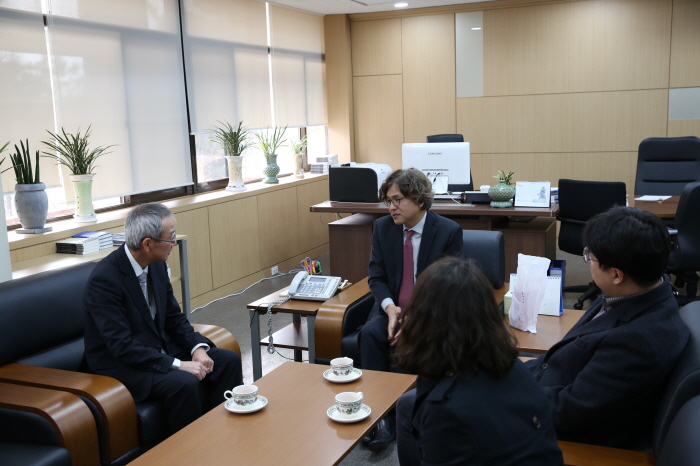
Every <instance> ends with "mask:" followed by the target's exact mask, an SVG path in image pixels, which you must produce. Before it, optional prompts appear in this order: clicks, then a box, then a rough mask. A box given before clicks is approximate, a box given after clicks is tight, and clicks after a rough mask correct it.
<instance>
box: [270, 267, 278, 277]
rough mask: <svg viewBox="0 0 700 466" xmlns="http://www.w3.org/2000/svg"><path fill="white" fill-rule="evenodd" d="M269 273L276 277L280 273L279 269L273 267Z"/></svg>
mask: <svg viewBox="0 0 700 466" xmlns="http://www.w3.org/2000/svg"><path fill="white" fill-rule="evenodd" d="M270 273H271V274H272V275H277V274H278V273H280V268H279V267H278V266H274V267H272V268H271V269H270Z"/></svg>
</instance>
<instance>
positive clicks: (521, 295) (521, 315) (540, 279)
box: [508, 254, 550, 333]
mask: <svg viewBox="0 0 700 466" xmlns="http://www.w3.org/2000/svg"><path fill="white" fill-rule="evenodd" d="M549 262H550V261H549V259H547V258H546V257H536V256H528V255H525V254H518V280H517V281H516V282H515V288H514V290H513V303H512V304H511V306H510V311H509V312H508V319H509V320H510V325H511V326H512V327H515V328H517V329H518V330H523V331H526V332H531V333H537V313H538V312H539V310H540V306H542V301H543V300H544V292H545V289H546V288H547V270H548V269H549Z"/></svg>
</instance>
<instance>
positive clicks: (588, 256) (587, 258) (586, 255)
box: [583, 246, 599, 264]
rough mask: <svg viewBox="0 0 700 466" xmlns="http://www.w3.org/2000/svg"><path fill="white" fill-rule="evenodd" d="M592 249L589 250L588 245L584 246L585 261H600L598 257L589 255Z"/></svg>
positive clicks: (587, 262)
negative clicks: (592, 257) (593, 257)
mask: <svg viewBox="0 0 700 466" xmlns="http://www.w3.org/2000/svg"><path fill="white" fill-rule="evenodd" d="M589 254H590V251H589V250H588V246H586V247H585V248H583V262H585V263H586V264H590V263H591V262H599V261H598V259H591V256H590V255H589Z"/></svg>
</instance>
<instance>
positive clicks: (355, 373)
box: [323, 367, 362, 383]
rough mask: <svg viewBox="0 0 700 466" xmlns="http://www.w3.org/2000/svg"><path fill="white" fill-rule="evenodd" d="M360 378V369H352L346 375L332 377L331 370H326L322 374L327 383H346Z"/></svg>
mask: <svg viewBox="0 0 700 466" xmlns="http://www.w3.org/2000/svg"><path fill="white" fill-rule="evenodd" d="M360 376H362V371H361V370H360V369H357V368H355V367H353V368H352V371H351V372H350V373H349V374H348V375H334V374H333V369H328V370H327V371H325V372H324V373H323V378H325V379H326V380H328V381H329V382H335V383H348V382H352V381H353V380H357V379H359V378H360Z"/></svg>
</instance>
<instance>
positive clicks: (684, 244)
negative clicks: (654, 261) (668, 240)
mask: <svg viewBox="0 0 700 466" xmlns="http://www.w3.org/2000/svg"><path fill="white" fill-rule="evenodd" d="M674 227H675V229H676V230H678V234H677V235H676V238H675V241H674V244H673V253H672V254H671V257H670V258H669V264H668V265H669V269H672V270H688V271H691V270H700V182H694V183H688V184H687V185H685V187H684V188H683V193H682V194H681V199H680V201H679V202H678V209H677V210H676V218H675V222H674Z"/></svg>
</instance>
